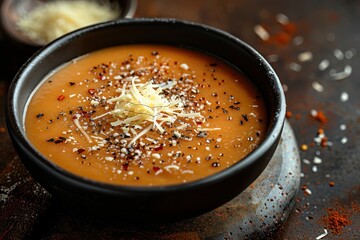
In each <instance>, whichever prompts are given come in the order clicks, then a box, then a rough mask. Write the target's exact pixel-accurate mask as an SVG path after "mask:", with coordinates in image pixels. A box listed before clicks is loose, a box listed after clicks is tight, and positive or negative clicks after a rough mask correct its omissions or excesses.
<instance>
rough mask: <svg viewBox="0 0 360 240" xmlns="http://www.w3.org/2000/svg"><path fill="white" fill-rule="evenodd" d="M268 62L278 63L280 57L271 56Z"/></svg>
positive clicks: (268, 57)
mask: <svg viewBox="0 0 360 240" xmlns="http://www.w3.org/2000/svg"><path fill="white" fill-rule="evenodd" d="M267 60H268V61H269V62H277V61H278V60H279V56H278V55H276V54H271V55H268V56H267Z"/></svg>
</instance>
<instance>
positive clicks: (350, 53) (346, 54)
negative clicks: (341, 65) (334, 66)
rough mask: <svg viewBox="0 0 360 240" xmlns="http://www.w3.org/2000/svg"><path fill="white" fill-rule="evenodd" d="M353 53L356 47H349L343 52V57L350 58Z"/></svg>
mask: <svg viewBox="0 0 360 240" xmlns="http://www.w3.org/2000/svg"><path fill="white" fill-rule="evenodd" d="M355 53H356V49H353V48H352V49H350V50H347V51H346V52H345V58H346V59H351V58H352V57H353V56H354V55H355Z"/></svg>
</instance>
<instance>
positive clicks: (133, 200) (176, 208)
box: [6, 19, 286, 221]
mask: <svg viewBox="0 0 360 240" xmlns="http://www.w3.org/2000/svg"><path fill="white" fill-rule="evenodd" d="M134 43H156V44H171V45H178V46H184V47H188V48H192V49H196V50H199V51H202V52H206V53H209V54H211V55H215V56H217V57H218V58H220V59H222V60H224V61H226V62H228V63H229V64H231V65H233V66H234V67H236V68H238V69H240V70H241V71H242V72H243V73H244V74H245V75H247V77H248V78H249V79H251V80H252V81H253V82H254V83H255V84H256V85H257V86H258V87H259V89H260V91H261V92H262V93H263V95H264V98H265V100H266V104H267V109H268V114H269V119H270V121H269V122H270V123H269V128H268V131H267V135H266V138H265V139H264V141H263V142H262V143H261V144H260V146H259V147H258V148H257V149H256V150H254V151H253V152H252V153H251V154H250V155H248V156H247V157H246V158H244V159H243V160H241V161H240V162H238V163H236V164H235V165H233V166H231V167H230V168H228V169H226V170H223V171H221V172H219V173H217V174H215V175H212V176H209V177H206V178H203V179H201V180H198V181H194V182H189V183H185V184H180V185H171V186H159V187H131V186H115V185H110V184H104V183H99V182H94V181H89V180H85V179H83V178H81V177H79V176H75V175H74V174H72V173H69V172H67V171H64V170H63V169H61V168H59V167H57V166H56V165H54V164H52V163H51V162H50V161H48V160H47V159H46V158H45V157H44V156H42V155H41V154H40V153H39V152H38V151H37V150H36V149H34V147H33V146H32V145H31V144H30V143H29V141H28V139H27V137H26V133H25V131H24V121H23V119H24V108H25V105H26V102H27V101H28V99H29V96H30V94H31V93H32V91H33V90H34V88H35V87H36V86H37V85H38V83H39V82H40V81H41V80H42V79H43V78H44V77H45V75H47V74H48V73H49V72H50V71H52V70H53V69H55V68H56V67H58V66H59V65H61V64H62V63H65V62H68V61H70V60H71V59H73V58H76V57H78V56H80V55H83V54H85V53H88V52H91V51H94V50H98V49H101V48H105V47H110V46H116V45H123V44H134ZM8 94H9V95H8V103H7V111H6V122H7V125H8V130H9V133H10V137H11V139H12V142H13V145H14V147H15V148H16V150H17V153H18V154H19V156H20V158H21V160H22V161H23V163H24V165H25V166H26V167H27V169H28V170H29V172H30V173H31V174H32V176H33V177H34V178H35V179H36V180H37V181H38V182H39V183H40V184H41V185H42V186H44V187H45V188H46V189H47V190H48V191H49V192H50V193H52V194H53V195H56V196H58V197H60V198H61V199H63V200H65V201H66V202H67V203H69V204H71V205H73V206H75V207H76V208H80V209H85V210H87V212H88V213H100V214H102V215H109V216H110V215H111V216H117V217H118V218H119V219H123V220H129V219H131V220H140V221H144V220H145V221H154V220H159V221H169V220H179V219H184V218H190V217H194V216H198V215H200V214H203V213H205V212H207V211H211V210H213V209H215V208H217V207H219V206H221V205H223V204H224V203H226V202H228V201H230V200H231V199H233V198H234V197H235V196H237V195H238V194H239V193H241V191H243V190H244V189H246V188H247V187H248V186H249V185H250V184H251V183H252V182H253V181H254V180H255V179H256V178H257V177H258V176H259V175H260V174H261V172H262V171H263V170H264V168H265V167H266V166H267V164H268V162H269V160H270V159H271V158H272V156H273V153H274V151H275V148H276V147H277V144H278V140H279V138H280V135H281V132H282V129H283V124H284V120H285V108H286V106H285V97H284V93H283V90H282V86H281V84H280V81H279V79H278V77H277V75H276V73H275V72H274V70H273V69H272V68H271V66H270V65H269V64H268V63H267V62H266V60H265V59H264V58H263V57H262V56H261V55H260V54H259V53H258V52H257V51H256V50H254V49H253V48H252V47H250V46H249V45H248V44H246V43H245V42H243V41H241V40H239V39H237V38H236V37H234V36H232V35H230V34H229V33H226V32H224V31H221V30H218V29H215V28H213V27H210V26H205V25H201V24H197V23H193V22H187V21H182V20H176V19H123V20H117V21H112V22H107V23H101V24H97V25H93V26H91V27H88V28H84V29H81V30H78V31H75V32H73V33H70V34H67V35H65V36H63V37H61V38H59V39H57V40H55V41H54V42H52V43H50V44H49V45H47V46H45V47H43V48H42V49H41V50H40V51H38V52H37V53H35V54H34V55H33V56H32V57H31V58H30V59H29V60H28V61H27V62H26V63H25V64H24V65H23V66H22V68H21V69H20V70H19V72H18V73H17V75H16V76H15V78H14V79H13V82H12V83H11V86H10V89H9V92H8Z"/></svg>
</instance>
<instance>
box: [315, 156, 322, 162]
mask: <svg viewBox="0 0 360 240" xmlns="http://www.w3.org/2000/svg"><path fill="white" fill-rule="evenodd" d="M313 163H314V164H321V163H322V159H321V158H319V157H316V156H315V157H314V160H313Z"/></svg>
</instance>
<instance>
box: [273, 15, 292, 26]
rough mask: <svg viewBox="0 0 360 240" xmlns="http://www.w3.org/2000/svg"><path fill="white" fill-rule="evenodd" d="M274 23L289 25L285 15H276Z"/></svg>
mask: <svg viewBox="0 0 360 240" xmlns="http://www.w3.org/2000/svg"><path fill="white" fill-rule="evenodd" d="M276 21H278V22H279V23H280V24H283V25H285V24H288V23H289V18H288V17H287V16H286V15H285V14H282V13H279V14H277V15H276Z"/></svg>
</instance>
